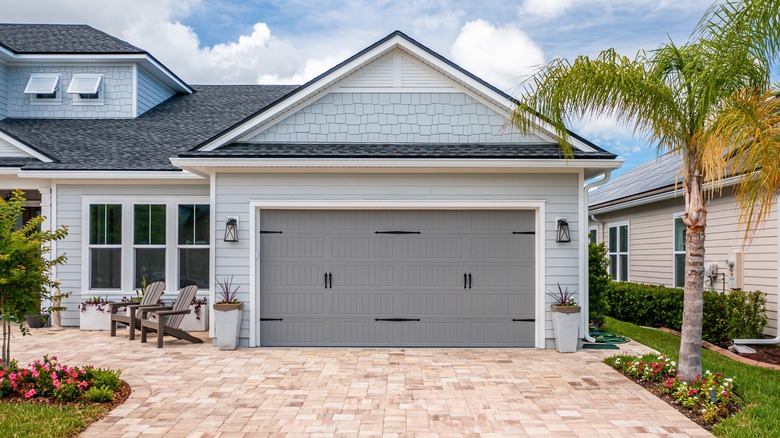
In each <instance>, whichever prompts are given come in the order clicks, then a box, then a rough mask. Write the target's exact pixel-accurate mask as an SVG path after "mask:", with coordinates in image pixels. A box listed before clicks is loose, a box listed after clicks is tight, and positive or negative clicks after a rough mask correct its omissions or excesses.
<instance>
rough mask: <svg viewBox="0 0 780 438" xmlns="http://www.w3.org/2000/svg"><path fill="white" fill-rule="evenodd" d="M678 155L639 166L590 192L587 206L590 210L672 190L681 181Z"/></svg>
mask: <svg viewBox="0 0 780 438" xmlns="http://www.w3.org/2000/svg"><path fill="white" fill-rule="evenodd" d="M681 165H682V161H681V159H680V155H677V154H675V155H664V156H662V157H659V158H656V159H655V160H652V161H648V162H646V163H644V164H641V165H639V166H637V167H635V168H633V169H631V170H629V171H628V172H626V173H624V174H623V175H620V176H619V177H617V178H615V179H614V180H612V181H610V182H608V183H606V184H604V185H603V186H601V187H598V188H596V189H595V190H593V191H591V192H590V194H589V196H588V204H589V206H590V207H591V208H593V207H596V206H599V205H601V204H606V203H616V202H618V201H619V200H621V199H627V198H628V199H633V198H634V197H637V196H640V195H642V194H650V193H655V192H657V191H659V190H661V189H668V190H674V185H675V183H676V182H678V181H681V180H682V174H681V173H680V166H681Z"/></svg>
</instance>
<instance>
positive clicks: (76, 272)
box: [53, 182, 209, 327]
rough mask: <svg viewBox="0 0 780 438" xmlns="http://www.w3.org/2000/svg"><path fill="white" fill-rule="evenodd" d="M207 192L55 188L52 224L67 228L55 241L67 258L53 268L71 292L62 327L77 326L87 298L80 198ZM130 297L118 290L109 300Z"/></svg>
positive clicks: (191, 188)
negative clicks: (54, 217)
mask: <svg viewBox="0 0 780 438" xmlns="http://www.w3.org/2000/svg"><path fill="white" fill-rule="evenodd" d="M208 190H209V187H208V185H166V186H161V185H131V184H127V185H120V184H106V182H102V184H99V183H95V184H94V185H59V186H57V190H56V194H57V197H56V199H55V200H53V203H54V204H55V206H56V207H55V208H56V211H57V216H56V220H57V223H56V224H55V225H56V226H57V227H59V226H62V225H65V226H66V227H68V236H67V237H66V238H65V239H64V240H62V241H60V242H57V254H58V255H59V254H65V255H66V256H67V257H68V261H67V262H66V263H65V265H63V266H59V267H57V278H59V280H60V281H61V282H62V286H61V290H62V291H64V292H65V291H71V292H73V295H72V296H71V297H70V298H69V299H68V300H66V302H64V303H63V305H64V306H66V307H68V310H67V311H65V312H63V318H62V324H63V325H65V326H76V327H77V326H78V325H79V314H78V305H79V303H81V302H82V301H84V300H86V299H87V298H88V297H89V296H91V295H90V294H89V292H87V288H86V287H84V285H82V284H81V279H82V272H83V269H86V268H87V267H86V266H83V263H84V262H85V261H86V259H85V258H84V257H83V256H82V239H87V238H88V236H87V233H86V232H84V230H82V197H83V196H101V197H102V196H105V197H107V198H116V200H117V202H120V201H122V200H123V199H124V198H126V197H128V196H147V197H148V199H149V200H150V201H153V200H154V198H155V197H171V196H208ZM168 220H176V218H175V217H173V218H171V217H169V218H168ZM123 226H127V224H123ZM169 238H175V237H173V236H171V237H169ZM132 295H133V291H122V292H121V293H119V294H116V295H115V296H112V298H114V299H120V298H121V297H122V296H132Z"/></svg>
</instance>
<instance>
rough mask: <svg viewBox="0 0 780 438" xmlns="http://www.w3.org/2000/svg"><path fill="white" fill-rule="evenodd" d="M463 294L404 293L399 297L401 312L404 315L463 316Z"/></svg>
mask: <svg viewBox="0 0 780 438" xmlns="http://www.w3.org/2000/svg"><path fill="white" fill-rule="evenodd" d="M463 304H464V299H463V294H462V293H461V294H442V293H423V292H417V293H406V294H402V295H401V312H402V313H403V314H404V315H410V316H411V315H413V316H416V317H421V316H425V315H461V316H462V315H463V314H464V309H463Z"/></svg>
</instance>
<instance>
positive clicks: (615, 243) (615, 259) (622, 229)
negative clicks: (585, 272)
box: [607, 224, 628, 281]
mask: <svg viewBox="0 0 780 438" xmlns="http://www.w3.org/2000/svg"><path fill="white" fill-rule="evenodd" d="M607 250H608V252H607V254H608V255H609V275H611V276H612V278H613V279H615V280H617V281H628V224H616V225H610V226H609V245H608V248H607Z"/></svg>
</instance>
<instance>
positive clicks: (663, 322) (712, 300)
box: [605, 281, 767, 344]
mask: <svg viewBox="0 0 780 438" xmlns="http://www.w3.org/2000/svg"><path fill="white" fill-rule="evenodd" d="M605 296H606V301H607V303H608V306H607V309H608V314H609V316H611V317H613V318H617V319H619V320H621V321H626V322H632V323H634V324H637V325H643V326H649V327H668V328H672V329H675V330H680V328H681V325H682V311H683V290H682V289H672V288H668V287H664V286H654V285H646V284H637V283H627V282H615V281H613V282H611V283H610V284H609V285H608V286H607V288H606V293H605ZM766 324H767V319H766V295H765V294H764V293H763V292H761V291H755V292H745V291H741V290H733V291H731V292H727V293H725V294H723V293H720V292H714V291H710V290H705V291H704V317H703V320H702V337H703V338H704V340H706V341H709V342H712V343H721V344H722V343H724V342H727V341H729V340H730V339H735V338H746V339H755V338H761V337H763V332H764V328H766Z"/></svg>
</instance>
